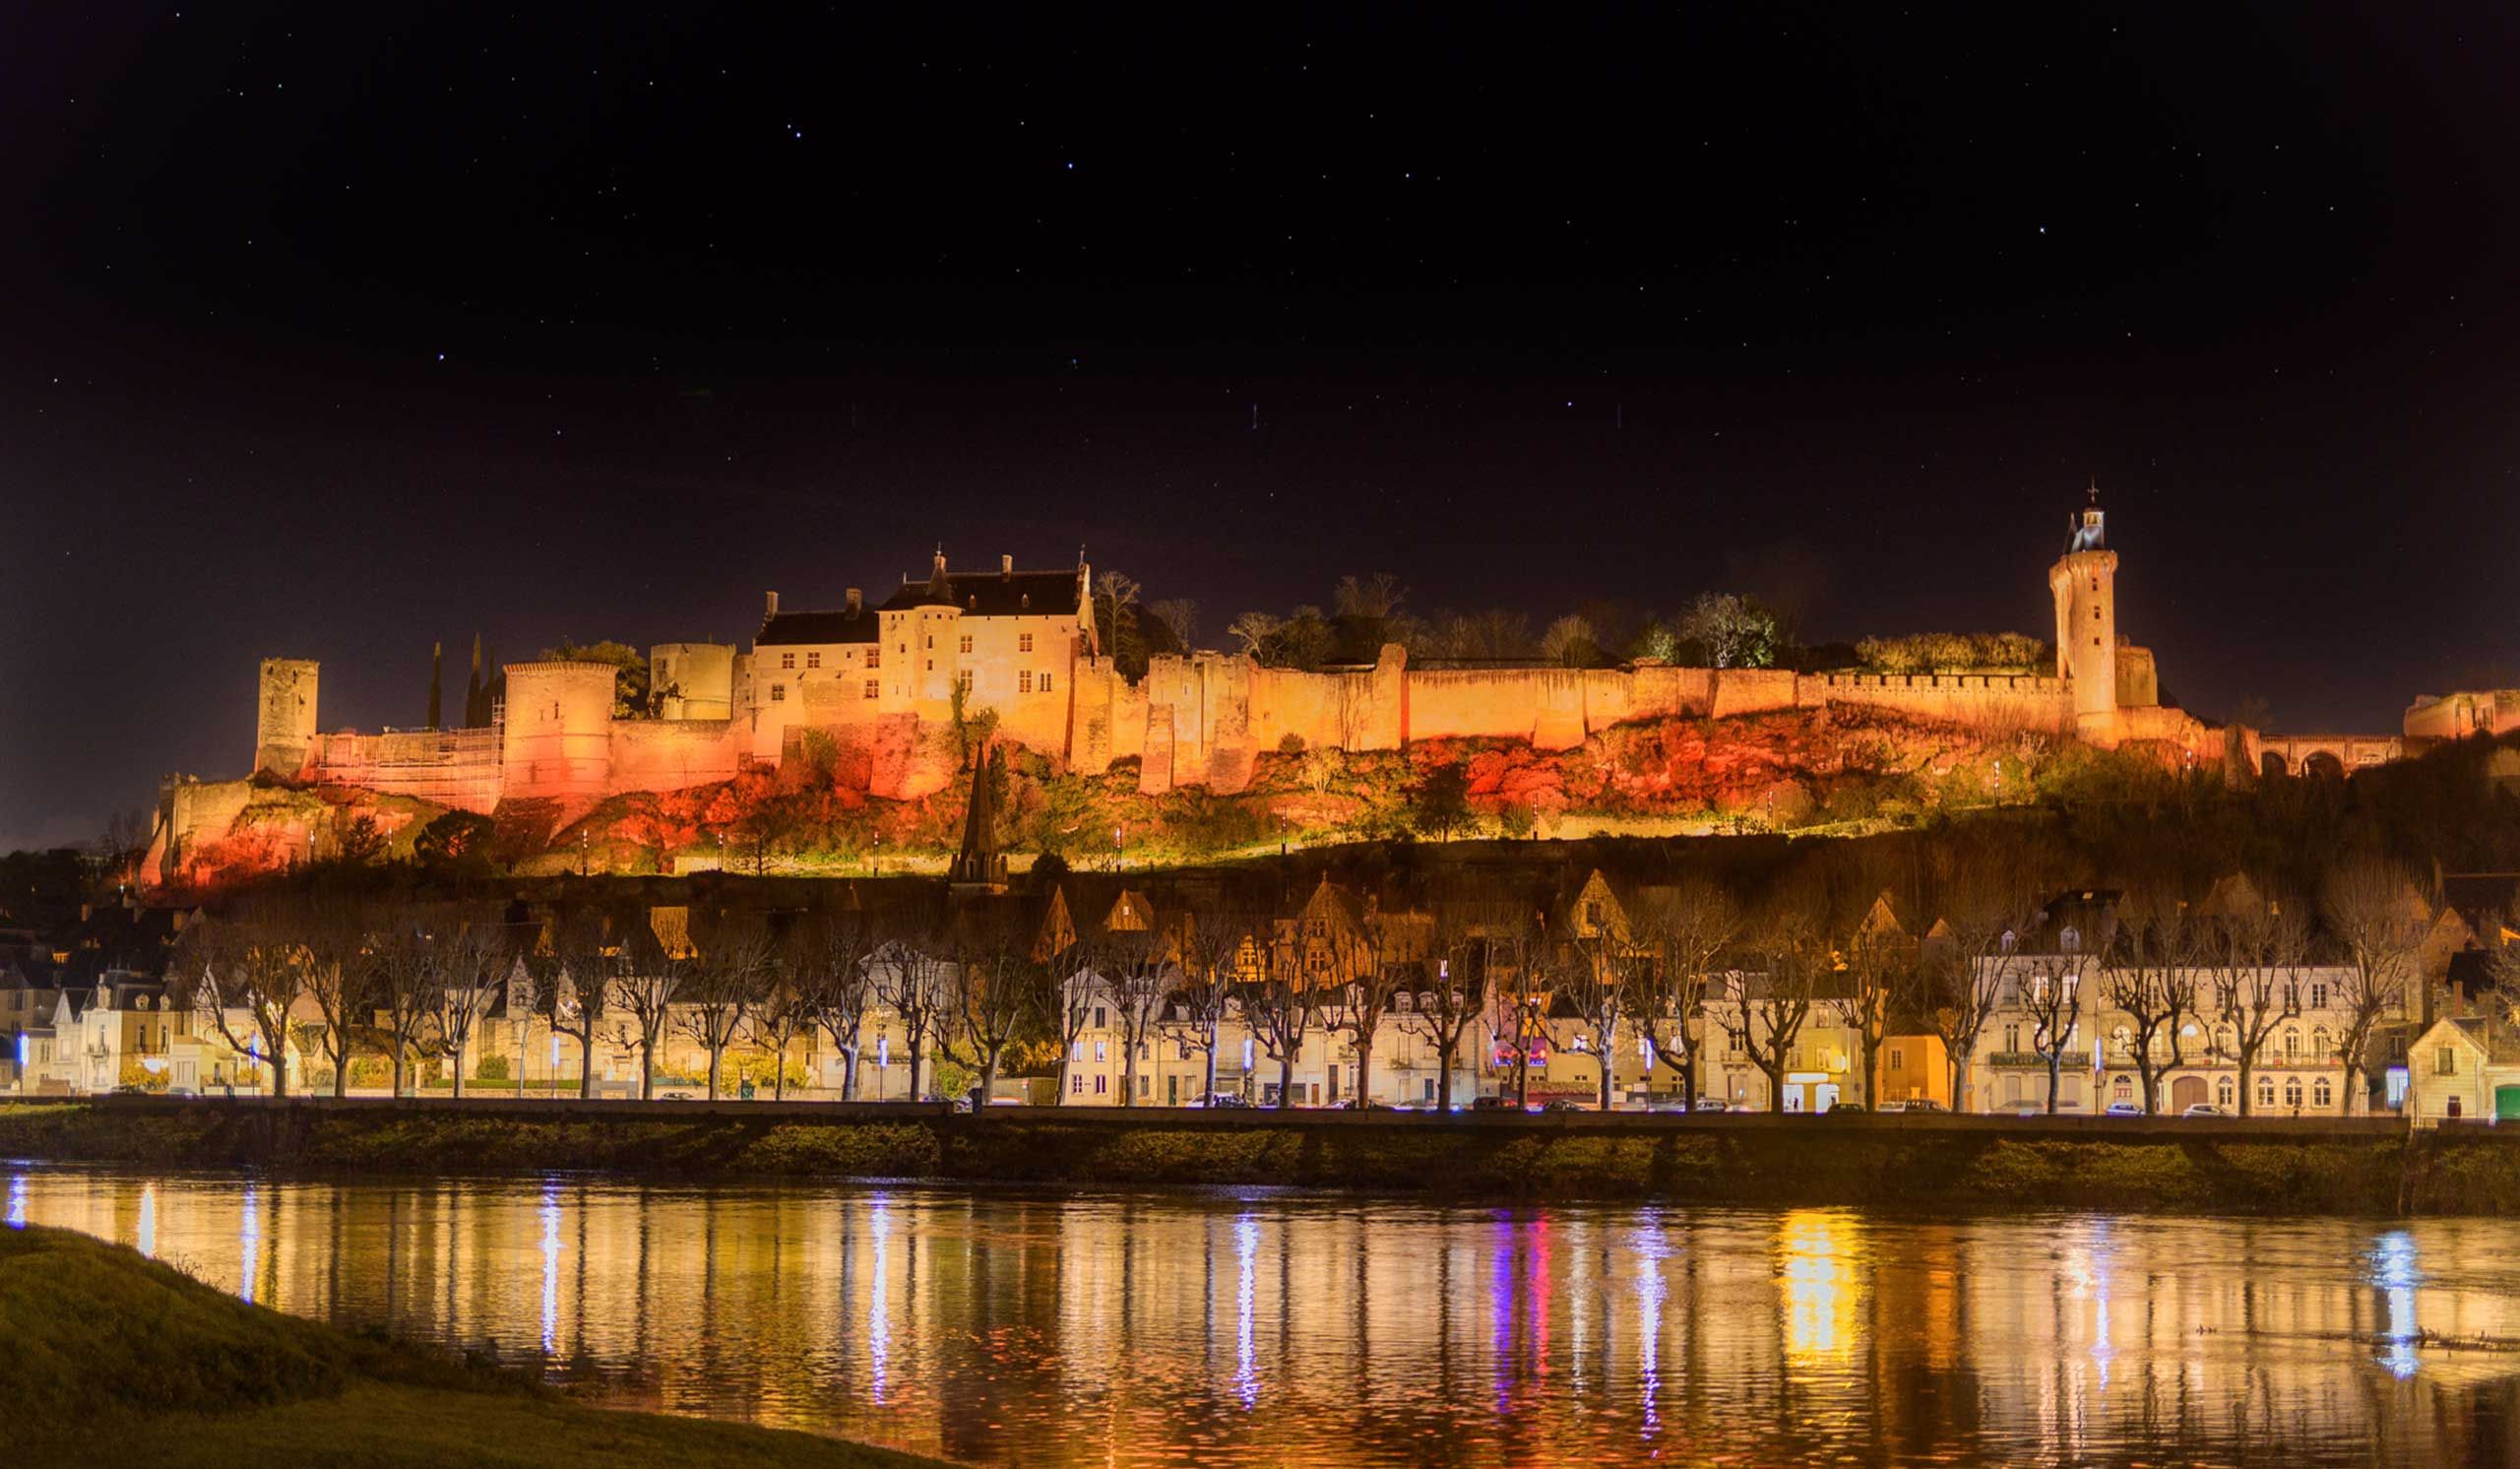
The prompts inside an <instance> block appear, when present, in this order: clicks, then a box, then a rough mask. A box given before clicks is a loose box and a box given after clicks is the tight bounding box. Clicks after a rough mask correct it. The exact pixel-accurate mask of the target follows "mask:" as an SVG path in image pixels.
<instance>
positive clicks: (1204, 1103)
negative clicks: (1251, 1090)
mask: <svg viewBox="0 0 2520 1469" xmlns="http://www.w3.org/2000/svg"><path fill="white" fill-rule="evenodd" d="M1190 1105H1191V1106H1192V1107H1249V1106H1250V1105H1251V1099H1250V1098H1248V1097H1245V1096H1244V1095H1242V1094H1241V1093H1240V1092H1208V1093H1205V1094H1203V1095H1201V1096H1200V1097H1198V1098H1197V1099H1196V1100H1194V1101H1192V1102H1191V1104H1190Z"/></svg>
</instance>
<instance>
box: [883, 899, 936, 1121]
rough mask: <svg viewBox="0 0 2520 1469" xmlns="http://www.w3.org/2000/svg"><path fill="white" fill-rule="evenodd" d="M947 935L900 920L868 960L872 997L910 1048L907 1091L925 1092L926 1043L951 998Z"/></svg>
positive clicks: (933, 1037)
mask: <svg viewBox="0 0 2520 1469" xmlns="http://www.w3.org/2000/svg"><path fill="white" fill-rule="evenodd" d="M952 955H953V940H952V937H951V935H950V934H949V933H947V932H946V931H944V930H943V929H942V928H941V927H938V926H927V925H917V924H914V925H906V926H903V927H902V928H900V929H899V930H898V931H897V932H896V934H895V936H894V937H893V938H892V939H891V941H889V942H887V943H885V944H884V945H883V946H882V947H880V948H878V949H877V950H876V951H875V955H874V957H873V959H872V960H871V961H870V963H871V965H872V969H873V973H874V979H875V997H876V998H877V999H879V1000H881V1001H882V1002H883V1004H884V1006H885V1008H887V1009H889V1010H891V1011H892V1012H893V1018H894V1019H896V1020H898V1021H900V1022H901V1027H902V1044H903V1046H904V1047H905V1048H907V1050H908V1051H909V1053H910V1095H911V1097H912V1098H913V1100H916V1099H917V1098H920V1097H923V1096H925V1095H926V1091H925V1090H924V1088H925V1084H926V1081H927V1079H928V1078H927V1076H926V1067H927V1060H928V1053H929V1048H930V1047H932V1046H934V1045H935V1044H936V1043H937V1042H938V1041H939V1040H940V1039H941V1038H942V1037H943V1035H944V1032H945V1022H946V1006H947V1003H948V1001H949V1000H950V998H951V994H952V990H951V988H950V986H951V981H952V978H953V977H952V973H951V969H952V964H953V958H952Z"/></svg>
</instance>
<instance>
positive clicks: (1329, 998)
mask: <svg viewBox="0 0 2520 1469" xmlns="http://www.w3.org/2000/svg"><path fill="white" fill-rule="evenodd" d="M1388 936H1389V935H1388V934H1387V932H1386V931H1385V929H1384V927H1383V926H1382V925H1381V924H1380V923H1378V922H1376V921H1374V920H1372V919H1368V920H1367V921H1366V923H1365V935H1364V942H1363V944H1362V946H1361V950H1360V952H1359V953H1358V954H1357V955H1356V958H1355V963H1353V964H1351V965H1349V966H1347V967H1348V969H1349V973H1347V974H1346V975H1343V976H1340V977H1339V979H1340V981H1341V983H1339V984H1337V985H1334V986H1333V987H1332V988H1330V989H1329V990H1326V991H1324V993H1323V995H1322V1000H1323V1004H1322V1012H1321V1018H1322V1027H1323V1029H1324V1030H1325V1031H1327V1032H1329V1033H1331V1034H1334V1035H1344V1036H1346V1037H1347V1038H1348V1044H1349V1047H1350V1048H1351V1049H1352V1050H1354V1051H1355V1054H1356V1087H1355V1097H1354V1099H1353V1100H1354V1101H1355V1105H1356V1106H1357V1107H1359V1108H1361V1107H1363V1106H1365V1104H1366V1099H1368V1098H1369V1097H1371V1096H1372V1095H1373V1066H1374V1042H1375V1041H1376V1039H1377V1038H1379V1037H1380V1036H1381V1034H1382V1028H1383V1024H1384V1022H1385V1021H1387V1020H1389V1019H1390V1018H1391V1011H1392V1001H1393V999H1394V998H1395V996H1397V995H1398V994H1399V992H1400V985H1399V981H1398V977H1397V976H1395V975H1394V974H1393V973H1392V971H1391V969H1390V967H1389V966H1387V965H1386V964H1384V963H1383V952H1384V947H1385V943H1386V941H1387V939H1388ZM1332 1064H1334V1065H1335V1064H1336V1061H1333V1062H1332Z"/></svg>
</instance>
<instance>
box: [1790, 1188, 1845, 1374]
mask: <svg viewBox="0 0 2520 1469" xmlns="http://www.w3.org/2000/svg"><path fill="white" fill-rule="evenodd" d="M1777 1247H1778V1250H1779V1252H1780V1254H1781V1256H1782V1269H1781V1270H1780V1272H1779V1276H1778V1278H1779V1279H1780V1281H1782V1283H1783V1288H1784V1292H1785V1303H1784V1309H1785V1351H1786V1356H1787V1357H1788V1358H1789V1359H1790V1360H1793V1361H1795V1362H1798V1363H1799V1362H1812V1361H1817V1360H1821V1359H1826V1358H1844V1357H1845V1356H1847V1354H1848V1353H1850V1352H1851V1351H1853V1350H1854V1347H1855V1335H1856V1333H1855V1324H1856V1278H1855V1252H1856V1250H1857V1249H1858V1248H1859V1247H1860V1246H1859V1241H1858V1239H1857V1235H1856V1227H1855V1223H1854V1221H1853V1220H1851V1219H1850V1218H1848V1217H1847V1216H1846V1215H1844V1214H1841V1213H1837V1212H1834V1211H1831V1210H1826V1209H1796V1210H1795V1211H1794V1212H1792V1213H1790V1214H1788V1215H1786V1216H1785V1218H1784V1220H1783V1221H1781V1222H1780V1223H1779V1225H1778V1227H1777Z"/></svg>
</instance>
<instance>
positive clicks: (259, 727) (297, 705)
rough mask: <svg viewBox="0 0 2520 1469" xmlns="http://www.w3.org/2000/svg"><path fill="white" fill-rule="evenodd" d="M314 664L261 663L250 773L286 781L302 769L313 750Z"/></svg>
mask: <svg viewBox="0 0 2520 1469" xmlns="http://www.w3.org/2000/svg"><path fill="white" fill-rule="evenodd" d="M315 668H316V665H315V661H314V660H313V659H311V658H266V659H264V660H263V677H262V690H261V700H260V703H259V705H258V708H257V712H256V714H255V717H254V771H255V773H256V774H258V775H276V776H279V777H281V778H283V779H289V778H292V777H294V776H296V775H297V773H298V772H299V771H301V770H304V769H305V768H306V757H307V756H308V755H310V754H313V753H314V750H315Z"/></svg>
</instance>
